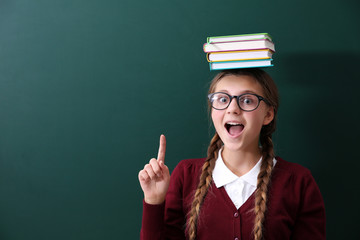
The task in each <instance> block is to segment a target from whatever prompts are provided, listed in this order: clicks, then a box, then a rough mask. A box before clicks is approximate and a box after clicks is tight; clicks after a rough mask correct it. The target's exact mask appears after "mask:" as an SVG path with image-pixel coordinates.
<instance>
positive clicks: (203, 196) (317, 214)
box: [139, 69, 325, 240]
mask: <svg viewBox="0 0 360 240" xmlns="http://www.w3.org/2000/svg"><path fill="white" fill-rule="evenodd" d="M208 98H209V107H210V108H211V118H212V122H213V125H214V127H215V130H216V132H215V135H214V137H213V138H212V140H211V142H210V145H209V148H208V156H207V158H206V159H189V160H183V161H181V162H180V163H179V164H178V165H177V167H176V168H175V169H174V171H173V173H172V175H171V179H170V174H169V169H168V168H167V167H166V165H165V164H164V160H165V148H166V141H165V137H164V136H163V135H162V136H161V137H160V147H159V153H158V158H157V159H155V158H153V159H151V160H150V162H149V163H148V164H146V165H145V167H144V169H143V170H141V171H140V172H139V181H140V185H141V188H142V190H143V192H144V202H143V220H142V229H141V234H140V235H141V239H143V240H145V239H146V240H147V239H154V240H160V239H171V240H172V239H190V240H194V239H206V240H211V239H214V240H217V239H229V240H230V239H235V240H237V239H242V240H248V239H254V240H261V239H266V240H282V239H284V240H285V239H312V240H317V239H325V209H324V203H323V200H322V197H321V194H320V191H319V189H318V187H317V185H316V183H315V181H314V179H313V177H312V176H311V173H310V171H309V170H307V169H306V168H304V167H301V166H300V165H298V164H295V163H290V162H286V161H284V160H283V159H281V158H279V157H276V158H275V154H274V149H273V143H272V137H271V136H272V133H273V132H274V131H275V125H276V113H277V110H278V107H279V97H278V91H277V88H276V85H275V83H274V82H273V80H272V79H271V77H270V76H269V75H268V74H267V73H265V72H264V71H262V70H260V69H236V70H226V71H223V72H221V73H219V74H218V75H217V76H216V77H215V78H214V79H213V81H212V83H211V85H210V89H209V95H208Z"/></svg>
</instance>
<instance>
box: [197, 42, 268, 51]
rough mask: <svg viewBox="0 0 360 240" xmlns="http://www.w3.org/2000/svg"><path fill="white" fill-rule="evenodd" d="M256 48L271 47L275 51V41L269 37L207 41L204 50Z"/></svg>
mask: <svg viewBox="0 0 360 240" xmlns="http://www.w3.org/2000/svg"><path fill="white" fill-rule="evenodd" d="M255 49H270V50H272V51H275V46H274V43H273V42H271V41H269V40H267V39H260V40H248V41H239V42H222V43H205V44H204V52H206V53H208V52H227V51H241V50H255Z"/></svg>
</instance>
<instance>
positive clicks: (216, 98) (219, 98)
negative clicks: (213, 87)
mask: <svg viewBox="0 0 360 240" xmlns="http://www.w3.org/2000/svg"><path fill="white" fill-rule="evenodd" d="M210 101H211V104H212V106H213V108H216V109H225V108H227V107H228V105H229V102H230V97H229V95H227V94H225V93H215V94H213V95H212V96H211V99H210Z"/></svg>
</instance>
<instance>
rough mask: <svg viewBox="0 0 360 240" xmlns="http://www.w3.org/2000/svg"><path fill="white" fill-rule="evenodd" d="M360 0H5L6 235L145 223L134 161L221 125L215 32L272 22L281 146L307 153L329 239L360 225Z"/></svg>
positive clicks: (0, 19) (190, 150)
mask: <svg viewBox="0 0 360 240" xmlns="http://www.w3.org/2000/svg"><path fill="white" fill-rule="evenodd" d="M358 12H359V2H358V1H355V0H333V1H330V2H329V1H325V0H319V1H313V0H311V1H310V0H305V1H295V2H294V1H285V0H278V1H265V0H256V1H234V0H224V1H215V0H208V1H204V0H185V1H184V0H182V1H180V0H172V1H168V0H167V1H166V0H154V1H145V0H107V1H100V0H62V1H49V0H33V1H25V0H12V1H9V0H2V1H0V239H2V240H25V239H26V240H28V239H29V240H32V239H36V240H48V239H51V240H63V239H67V240H79V239H84V240H90V239H99V240H102V239H106V240H110V239H114V240H115V239H138V238H139V231H140V227H141V213H142V192H141V189H140V187H139V184H138V180H137V174H138V171H139V170H140V169H141V168H142V167H143V166H144V164H145V163H146V162H147V161H148V160H150V158H152V157H154V156H155V155H156V152H157V146H158V138H159V136H160V134H161V133H164V134H165V135H166V136H167V140H168V148H167V155H166V161H167V164H168V166H169V168H170V169H173V168H174V167H175V166H176V164H177V162H179V161H180V160H181V159H184V158H193V157H203V156H205V153H206V148H207V145H208V142H209V139H210V136H211V135H212V133H213V129H212V126H211V123H210V122H209V120H208V112H207V108H206V107H207V106H206V92H207V88H208V83H209V81H210V79H211V78H212V77H213V76H214V75H215V73H214V72H210V71H209V66H208V64H207V62H206V59H205V54H204V53H203V51H202V44H203V43H204V42H205V41H206V37H208V36H218V35H230V34H243V33H258V32H268V33H270V34H271V35H272V37H273V39H274V42H275V45H276V49H277V52H276V54H275V55H274V64H275V66H274V67H272V68H270V69H268V72H269V73H270V74H271V75H272V76H273V78H274V79H275V81H276V82H277V84H278V87H279V90H280V94H281V107H280V111H279V116H278V117H279V120H278V130H277V132H276V133H275V135H274V138H275V143H276V144H275V147H276V153H277V154H278V155H280V156H281V157H283V158H284V159H286V160H288V161H291V162H298V163H300V164H302V165H304V166H306V167H308V168H309V169H310V170H311V171H312V173H313V175H314V177H315V179H316V180H317V182H318V184H319V187H320V189H321V191H322V194H323V197H324V200H325V204H326V210H327V234H328V239H358V238H359V236H360V235H359V233H358V231H356V227H357V222H358V221H356V219H357V217H358V216H357V215H358V214H357V213H359V212H360V211H359V210H360V209H359V208H360V207H359V204H357V199H358V198H359V197H360V196H359V190H358V187H357V185H358V184H357V177H356V176H357V175H358V173H357V170H358V169H359V168H360V163H359V156H358V154H357V153H358V151H357V147H358V144H359V139H358V136H359V133H360V131H359V124H358V122H357V119H358V115H359V107H358V105H359V104H358V102H359V99H358V95H359V90H360V89H359V87H360V79H359V74H358V70H357V69H358V68H359V66H358V65H359V63H360V45H359V44H358V42H359V39H360V30H359V29H360V28H359V22H360V15H359V14H358Z"/></svg>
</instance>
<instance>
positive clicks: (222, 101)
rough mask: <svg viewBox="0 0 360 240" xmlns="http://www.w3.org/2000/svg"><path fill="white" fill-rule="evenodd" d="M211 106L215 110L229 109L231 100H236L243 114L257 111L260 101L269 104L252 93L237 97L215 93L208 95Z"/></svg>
mask: <svg viewBox="0 0 360 240" xmlns="http://www.w3.org/2000/svg"><path fill="white" fill-rule="evenodd" d="M208 98H209V101H210V103H211V106H212V107H213V108H214V109H217V110H224V109H226V108H227V107H229V105H230V103H231V101H232V99H233V98H236V100H237V104H238V106H239V108H240V109H241V110H243V111H245V112H251V111H254V110H255V109H257V108H258V107H259V105H260V102H261V101H264V102H265V103H267V104H269V102H268V101H267V100H266V99H265V98H263V97H261V96H259V95H256V94H254V93H244V94H241V95H239V96H231V95H229V94H227V93H223V92H216V93H211V94H209V95H208Z"/></svg>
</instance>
